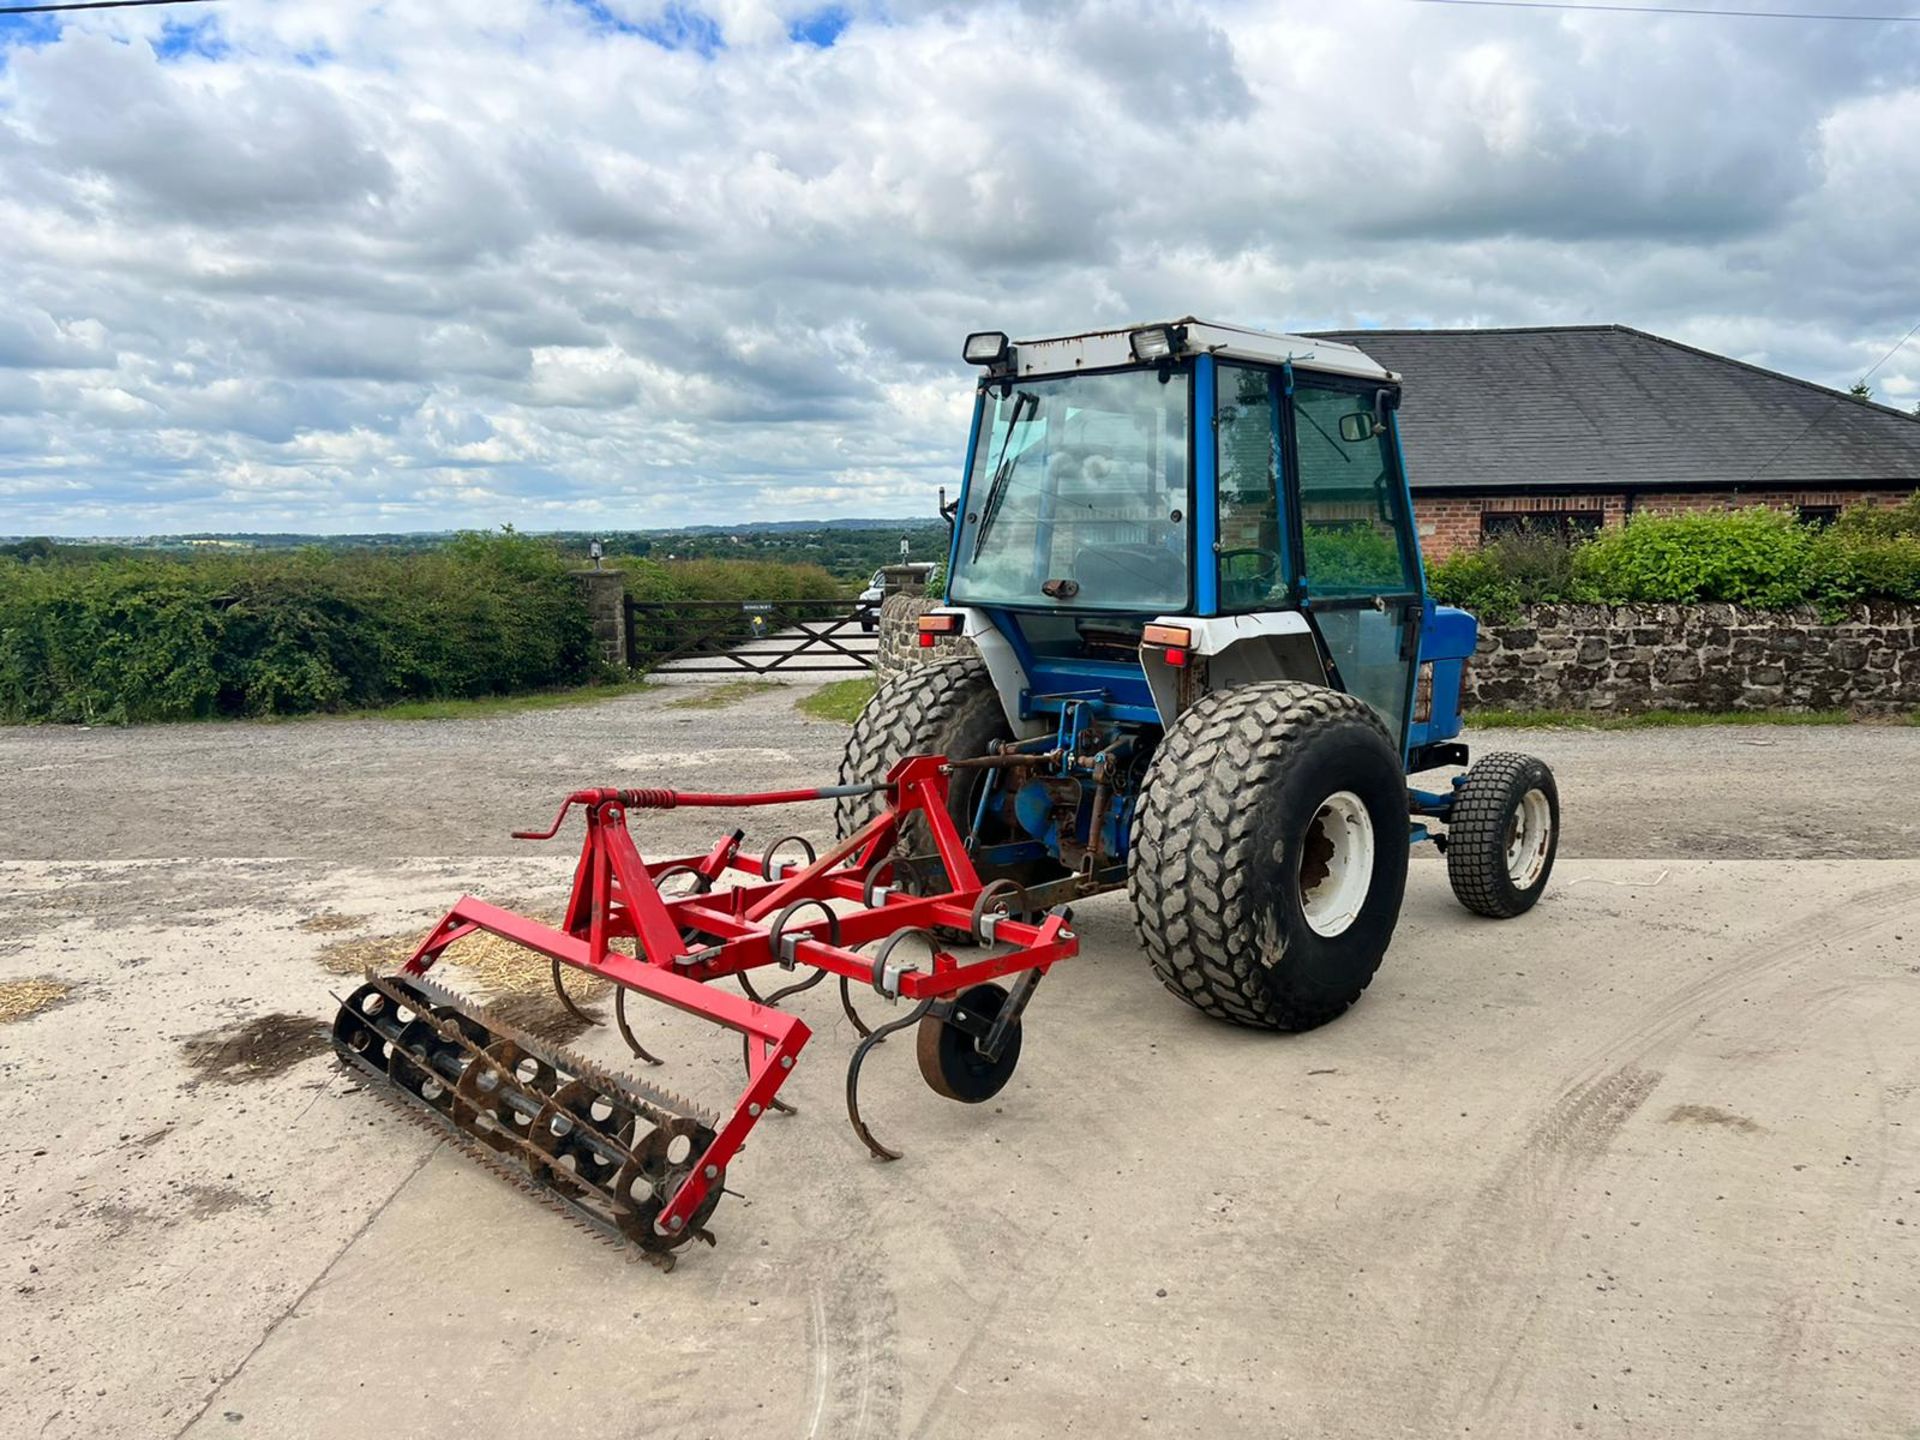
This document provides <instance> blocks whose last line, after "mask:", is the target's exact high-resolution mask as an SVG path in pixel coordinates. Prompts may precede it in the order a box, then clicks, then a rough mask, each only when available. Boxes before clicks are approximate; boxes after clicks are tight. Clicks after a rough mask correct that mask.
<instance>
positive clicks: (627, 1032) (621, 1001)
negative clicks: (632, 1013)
mask: <svg viewBox="0 0 1920 1440" xmlns="http://www.w3.org/2000/svg"><path fill="white" fill-rule="evenodd" d="M559 963H560V962H559V961H557V960H556V961H554V964H556V965H557V964H559ZM613 1022H614V1024H616V1025H618V1026H619V1027H620V1038H621V1039H622V1040H624V1041H626V1042H627V1048H628V1049H629V1050H631V1051H633V1053H634V1057H635V1058H636V1059H639V1060H644V1061H646V1062H647V1064H649V1065H658V1064H660V1063H661V1061H660V1058H659V1057H658V1056H657V1055H654V1054H652V1053H651V1052H649V1051H648V1049H647V1047H646V1046H644V1045H642V1044H641V1043H640V1042H639V1041H638V1040H636V1039H634V1038H633V1027H632V1026H630V1025H628V1024H627V987H626V986H624V985H616V986H614V987H613Z"/></svg>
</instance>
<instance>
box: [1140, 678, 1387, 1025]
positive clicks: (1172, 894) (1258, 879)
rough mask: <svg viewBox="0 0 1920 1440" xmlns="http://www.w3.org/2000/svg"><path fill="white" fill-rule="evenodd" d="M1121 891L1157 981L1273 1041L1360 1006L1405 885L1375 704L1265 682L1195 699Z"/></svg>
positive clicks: (1161, 753) (1164, 755) (1165, 746)
mask: <svg viewBox="0 0 1920 1440" xmlns="http://www.w3.org/2000/svg"><path fill="white" fill-rule="evenodd" d="M1143 791H1144V793H1143V795H1142V797H1141V802H1140V807H1139V809H1138V811H1137V812H1136V813H1135V816H1134V822H1133V855H1132V863H1131V866H1130V871H1129V875H1128V880H1127V888H1128V891H1129V892H1130V894H1131V896H1132V898H1133V911H1134V924H1135V926H1136V928H1137V929H1138V931H1139V936H1140V943H1141V945H1142V946H1143V947H1144V948H1145V949H1146V952H1147V957H1148V959H1149V960H1151V961H1152V963H1153V968H1154V973H1155V974H1157V975H1158V976H1159V977H1160V980H1161V982H1162V983H1163V984H1164V985H1165V986H1166V987H1167V989H1169V990H1171V991H1172V992H1173V993H1174V994H1175V995H1177V996H1179V997H1180V998H1181V999H1182V1000H1185V1001H1186V1002H1187V1003H1188V1004H1189V1005H1192V1006H1194V1007H1195V1008H1196V1009H1198V1010H1202V1011H1204V1012H1206V1013H1207V1014H1209V1015H1213V1016H1217V1017H1218V1018H1220V1019H1222V1020H1230V1021H1233V1022H1234V1023H1235V1024H1239V1025H1249V1026H1257V1027H1261V1028H1265V1029H1270V1030H1309V1029H1312V1028H1313V1027H1314V1026H1316V1025H1324V1024H1326V1022H1327V1021H1329V1020H1332V1019H1333V1018H1334V1017H1335V1016H1337V1015H1339V1014H1341V1013H1342V1012H1343V1011H1345V1010H1346V1009H1347V1007H1348V1006H1350V1005H1352V1004H1353V1002H1354V1001H1355V1000H1357V999H1359V998H1360V994H1361V992H1362V991H1364V990H1365V989H1366V988H1367V983H1368V982H1369V981H1370V980H1372V978H1373V973H1374V971H1375V970H1377V969H1378V968H1379V965H1380V960H1381V958H1382V957H1383V956H1384V955H1385V954H1386V950H1387V944H1388V942H1389V941H1390V940H1391V939H1392V938H1393V928H1394V925H1395V923H1396V922H1397V921H1398V919H1399V916H1400V901H1401V897H1402V895H1403V894H1404V892H1405V890H1406V882H1407V848H1408V842H1407V827H1408V820H1407V787H1406V777H1405V774H1404V773H1403V772H1402V769H1401V765H1400V756H1399V754H1398V752H1397V751H1396V750H1395V748H1394V744H1393V742H1392V740H1391V739H1390V738H1389V737H1388V735H1387V732H1386V728H1385V727H1384V726H1383V725H1382V724H1381V723H1380V719H1379V717H1378V716H1377V715H1376V714H1375V713H1374V711H1373V709H1372V707H1370V706H1369V705H1367V703H1366V702H1365V701H1363V700H1360V699H1358V698H1356V697H1355V696H1352V695H1345V694H1342V693H1340V692H1339V691H1336V690H1328V689H1325V688H1323V687H1321V686H1317V685H1308V684H1304V683H1299V682H1294V681H1275V682H1269V683H1263V684H1258V685H1246V686H1241V687H1240V688H1238V689H1234V690H1226V691H1219V692H1216V693H1214V694H1211V695H1206V696H1203V697H1201V699H1200V700H1199V701H1197V702H1196V703H1195V704H1194V705H1193V707H1192V708H1191V709H1189V710H1188V711H1187V712H1186V713H1185V714H1183V715H1181V716H1180V718H1179V719H1178V720H1176V721H1175V722H1174V724H1173V726H1172V728H1171V729H1169V730H1168V732H1167V736H1166V739H1165V740H1163V741H1162V742H1161V744H1160V748H1159V749H1158V750H1157V751H1156V752H1155V754H1154V757H1153V762H1152V765H1151V766H1150V768H1149V769H1148V771H1147V779H1146V783H1145V786H1144V787H1143Z"/></svg>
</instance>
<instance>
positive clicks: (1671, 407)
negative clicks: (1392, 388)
mask: <svg viewBox="0 0 1920 1440" xmlns="http://www.w3.org/2000/svg"><path fill="white" fill-rule="evenodd" d="M1324 338H1326V339H1332V340H1344V341H1347V342H1349V343H1351V344H1354V345H1357V346H1359V347H1360V348H1361V349H1362V350H1364V351H1366V352H1367V354H1369V355H1371V356H1372V357H1373V358H1374V359H1375V360H1378V361H1379V362H1380V363H1381V364H1383V365H1385V366H1386V367H1387V368H1388V369H1390V370H1394V371H1398V372H1399V373H1400V374H1401V375H1403V376H1404V377H1405V384H1406V388H1405V391H1404V398H1403V401H1402V408H1401V411H1400V422H1401V433H1402V436H1403V440H1404V443H1405V445H1406V451H1407V470H1408V472H1409V478H1410V479H1411V481H1412V483H1413V488H1414V489H1415V490H1416V491H1421V490H1425V491H1434V490H1456V491H1457V490H1521V489H1525V490H1552V489H1595V488H1601V487H1605V488H1608V489H1616V488H1623V487H1645V488H1648V489H1656V488H1657V489H1702V488H1707V489H1729V488H1740V489H1747V490H1765V489H1780V488H1784V487H1792V488H1795V489H1802V488H1812V489H1829V488H1837V487H1841V486H1869V487H1872V486H1898V485H1901V484H1911V485H1914V486H1920V419H1915V418H1914V417H1913V416H1910V415H1907V414H1904V413H1902V412H1901V411H1898V410H1892V409H1889V408H1887V407H1886V406H1884V405H1875V404H1870V403H1866V402H1862V401H1858V400H1855V399H1853V398H1852V397H1851V396H1848V395H1846V394H1845V393H1844V392H1841V391H1836V390H1829V389H1827V388H1826V387H1825V386H1821V385H1814V384H1811V383H1810V382H1808V381H1805V380H1796V379H1794V378H1793V377H1792V376H1790V375H1781V374H1777V373H1776V372H1774V371H1772V370H1764V369H1762V368H1760V367H1759V366H1757V365H1749V364H1747V363H1745V362H1744V361H1740V360H1731V359H1728V358H1727V357H1726V356H1724V355H1715V354H1712V353H1711V352H1709V351H1706V350H1696V349H1694V348H1693V347H1692V346H1690V345H1682V344H1680V343H1679V342H1678V341H1674V340H1667V339H1663V338H1662V337H1660V336H1658V335H1650V334H1648V333H1647V332H1645V331H1644V330H1634V329H1631V328H1629V327H1627V326H1625V325H1576V326H1564V327H1551V328H1540V329H1524V330H1339V331H1329V332H1327V333H1326V335H1325V336H1324ZM1809 427H1811V428H1809Z"/></svg>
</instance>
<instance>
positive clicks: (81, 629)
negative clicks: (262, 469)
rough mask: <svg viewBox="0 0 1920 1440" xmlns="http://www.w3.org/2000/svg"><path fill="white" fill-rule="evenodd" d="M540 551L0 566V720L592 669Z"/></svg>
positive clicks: (558, 680)
mask: <svg viewBox="0 0 1920 1440" xmlns="http://www.w3.org/2000/svg"><path fill="white" fill-rule="evenodd" d="M592 653H593V652H592V636H591V632H590V629H589V626H588V622H587V614H586V607H585V603H584V600H583V597H582V595H581V593H580V590H579V587H578V585H577V583H576V582H575V581H574V580H573V579H572V578H571V577H570V576H569V575H568V573H567V566H566V563H565V562H564V561H563V560H562V559H561V557H560V556H559V554H558V553H557V552H556V551H555V550H554V549H553V548H552V547H551V546H550V545H548V544H546V543H544V542H541V541H537V540H533V539H530V538H528V537H526V536H521V535H516V534H514V533H512V532H511V531H508V532H506V533H503V534H498V535H462V536H460V537H458V538H456V539H455V540H454V541H453V542H451V543H450V544H448V545H447V546H445V547H443V548H441V549H438V550H433V551H428V552H424V553H416V554H405V555H391V554H380V553H372V552H329V551H319V550H313V551H298V552H293V553H291V554H284V555H259V554H247V555H215V556H204V557H202V556H194V557H188V558H180V559H175V558H159V557H147V556H121V557H114V558H108V559H101V560H95V561H90V562H86V563H78V564H71V563H47V562H45V561H40V562H37V563H36V562H35V561H32V560H7V561H0V720H6V721H13V722H18V721H26V720H55V721H86V722H93V723H103V722H104V723H111V722H124V721H136V720H178V719H190V718H204V717H208V716H215V715H293V714H303V713H307V712H311V711H317V710H333V709H340V708H345V707H356V706H365V705H378V704H383V703H386V702H389V701H394V700H402V699H439V698H447V697H463V696H474V695H504V694H510V693H512V692H514V691H519V690H527V689H534V688H539V687H543V686H553V685H567V684H577V683H579V682H581V681H583V680H585V679H587V678H589V676H590V675H591V674H592V672H593V669H594V662H593V658H592Z"/></svg>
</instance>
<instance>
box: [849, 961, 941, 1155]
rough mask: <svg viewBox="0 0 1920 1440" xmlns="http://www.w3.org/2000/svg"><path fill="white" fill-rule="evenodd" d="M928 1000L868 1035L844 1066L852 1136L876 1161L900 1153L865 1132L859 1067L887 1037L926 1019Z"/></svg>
mask: <svg viewBox="0 0 1920 1440" xmlns="http://www.w3.org/2000/svg"><path fill="white" fill-rule="evenodd" d="M934 1003H935V1002H934V1001H933V999H932V998H931V997H930V998H928V999H925V1000H922V1001H921V1002H920V1003H919V1004H918V1005H916V1006H914V1007H913V1009H911V1010H909V1011H908V1012H907V1013H906V1014H905V1015H902V1016H901V1017H900V1018H899V1019H898V1020H892V1021H889V1022H888V1023H887V1024H885V1025H882V1026H880V1027H879V1028H878V1029H877V1030H872V1031H869V1032H868V1034H867V1038H866V1039H864V1040H862V1041H861V1042H860V1043H859V1044H858V1045H857V1046H855V1047H854V1051H853V1058H852V1059H851V1060H849V1061H848V1062H847V1119H849V1120H851V1121H852V1122H853V1133H854V1134H856V1135H858V1136H859V1137H860V1139H861V1142H862V1143H863V1144H865V1145H866V1147H867V1149H869V1150H871V1151H872V1152H873V1158H874V1159H876V1160H898V1159H899V1158H900V1156H901V1153H902V1152H900V1151H898V1150H893V1149H889V1148H888V1147H887V1146H885V1145H882V1144H881V1143H880V1142H879V1141H878V1140H876V1139H874V1136H873V1131H871V1130H869V1129H868V1128H867V1122H866V1121H865V1120H862V1119H861V1118H860V1067H861V1066H862V1065H864V1064H866V1061H867V1052H868V1051H869V1050H872V1049H873V1048H874V1047H875V1046H876V1045H884V1044H885V1043H886V1040H887V1037H888V1036H889V1035H891V1034H893V1033H894V1032H895V1031H896V1030H904V1029H906V1028H907V1027H908V1026H909V1025H918V1024H919V1023H920V1022H921V1020H923V1019H924V1018H926V1015H927V1012H928V1011H929V1010H931V1009H933V1007H934Z"/></svg>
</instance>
